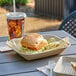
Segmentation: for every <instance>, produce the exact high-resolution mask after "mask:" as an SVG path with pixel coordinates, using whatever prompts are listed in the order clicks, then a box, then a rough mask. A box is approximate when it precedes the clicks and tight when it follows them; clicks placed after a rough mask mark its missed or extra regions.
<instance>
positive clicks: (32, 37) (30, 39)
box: [21, 33, 47, 50]
mask: <svg viewBox="0 0 76 76" xmlns="http://www.w3.org/2000/svg"><path fill="white" fill-rule="evenodd" d="M46 44H47V40H46V39H44V37H43V36H42V35H40V34H37V33H31V34H29V35H27V36H25V37H23V39H22V40H21V45H22V46H23V47H25V48H29V49H32V50H39V49H41V48H42V47H43V46H45V45H46Z"/></svg>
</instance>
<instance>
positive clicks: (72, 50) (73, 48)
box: [60, 45, 76, 55]
mask: <svg viewBox="0 0 76 76" xmlns="http://www.w3.org/2000/svg"><path fill="white" fill-rule="evenodd" d="M67 54H76V45H73V46H70V47H68V48H67V49H65V50H64V51H63V52H62V53H61V54H60V55H67Z"/></svg>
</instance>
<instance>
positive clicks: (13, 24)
mask: <svg viewBox="0 0 76 76" xmlns="http://www.w3.org/2000/svg"><path fill="white" fill-rule="evenodd" d="M6 17H7V24H8V33H9V40H11V39H13V38H20V37H22V36H23V29H24V19H25V17H26V14H25V13H23V12H10V13H7V14H6Z"/></svg>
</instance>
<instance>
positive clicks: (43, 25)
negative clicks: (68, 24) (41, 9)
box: [0, 3, 61, 36]
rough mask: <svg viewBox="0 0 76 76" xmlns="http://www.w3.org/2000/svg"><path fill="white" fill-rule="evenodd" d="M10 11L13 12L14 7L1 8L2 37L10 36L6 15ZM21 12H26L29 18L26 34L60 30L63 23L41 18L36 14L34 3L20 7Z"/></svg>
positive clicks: (26, 24)
mask: <svg viewBox="0 0 76 76" xmlns="http://www.w3.org/2000/svg"><path fill="white" fill-rule="evenodd" d="M9 11H13V8H12V6H11V7H10V6H7V5H5V6H3V7H0V36H7V35H8V27H7V19H6V16H5V14H6V13H8V12H9ZM17 11H19V12H25V13H26V14H27V17H26V18H25V24H24V32H25V33H29V32H41V31H51V30H58V28H59V26H60V24H61V21H59V20H56V19H50V18H47V17H40V16H36V15H35V14H34V3H29V4H27V6H25V5H20V6H19V8H17Z"/></svg>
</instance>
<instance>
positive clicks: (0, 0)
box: [0, 0, 29, 6]
mask: <svg viewBox="0 0 76 76" xmlns="http://www.w3.org/2000/svg"><path fill="white" fill-rule="evenodd" d="M15 1H16V3H18V4H26V3H27V2H29V0H15ZM5 4H8V5H12V4H13V0H0V6H3V5H5Z"/></svg>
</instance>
